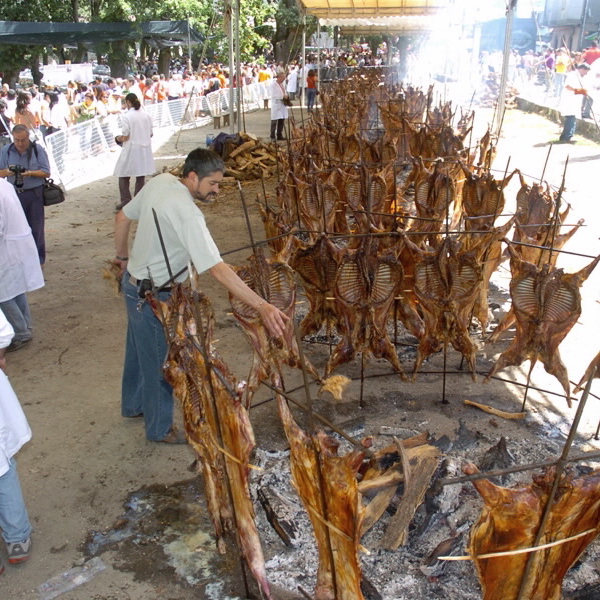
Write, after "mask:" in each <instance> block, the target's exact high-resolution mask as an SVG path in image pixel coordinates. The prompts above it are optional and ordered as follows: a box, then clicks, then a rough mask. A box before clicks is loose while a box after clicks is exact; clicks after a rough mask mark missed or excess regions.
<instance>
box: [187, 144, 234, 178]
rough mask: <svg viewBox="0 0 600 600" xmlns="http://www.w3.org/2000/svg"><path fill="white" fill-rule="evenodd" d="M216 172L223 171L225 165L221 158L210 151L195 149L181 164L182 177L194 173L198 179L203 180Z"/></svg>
mask: <svg viewBox="0 0 600 600" xmlns="http://www.w3.org/2000/svg"><path fill="white" fill-rule="evenodd" d="M216 171H220V172H221V173H223V172H224V171H225V163H224V162H223V161H222V159H221V157H220V156H219V155H218V154H216V153H215V152H213V151H212V150H208V149H206V148H196V149H195V150H192V151H191V152H190V153H189V154H188V155H187V157H186V159H185V162H184V163H183V173H182V177H184V178H185V177H187V176H188V175H189V174H190V173H196V175H197V176H198V179H204V178H205V177H208V176H209V175H211V174H212V173H215V172H216Z"/></svg>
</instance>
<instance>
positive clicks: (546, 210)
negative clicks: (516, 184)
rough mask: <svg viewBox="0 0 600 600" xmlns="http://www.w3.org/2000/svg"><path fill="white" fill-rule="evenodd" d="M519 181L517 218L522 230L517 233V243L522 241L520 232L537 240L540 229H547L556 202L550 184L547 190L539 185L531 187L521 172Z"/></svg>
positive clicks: (515, 237)
mask: <svg viewBox="0 0 600 600" xmlns="http://www.w3.org/2000/svg"><path fill="white" fill-rule="evenodd" d="M519 179H520V180H521V188H520V189H519V191H518V192H517V210H516V212H515V217H516V223H517V225H519V226H520V228H521V229H520V230H519V231H515V236H514V237H513V240H514V241H516V242H518V241H520V238H519V235H518V234H519V233H520V232H524V233H526V234H527V235H528V236H529V237H530V238H536V237H537V235H538V232H539V231H540V228H543V229H546V227H547V225H548V224H549V223H550V221H551V219H552V214H553V212H554V202H553V199H552V197H551V196H550V189H549V187H548V184H546V188H545V189H544V186H542V185H541V184H538V183H534V184H532V185H529V184H528V183H527V182H526V181H525V178H524V177H523V175H522V174H521V173H520V172H519Z"/></svg>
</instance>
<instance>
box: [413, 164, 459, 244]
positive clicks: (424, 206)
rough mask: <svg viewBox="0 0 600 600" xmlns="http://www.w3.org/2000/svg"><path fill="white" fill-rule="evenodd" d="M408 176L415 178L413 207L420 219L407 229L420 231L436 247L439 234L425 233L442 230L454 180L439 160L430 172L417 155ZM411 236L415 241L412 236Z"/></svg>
mask: <svg viewBox="0 0 600 600" xmlns="http://www.w3.org/2000/svg"><path fill="white" fill-rule="evenodd" d="M412 176H413V177H414V180H415V182H414V189H415V208H416V210H417V216H418V217H419V218H420V219H419V220H415V222H414V225H413V226H412V227H411V230H414V231H420V232H423V237H422V239H423V241H424V240H425V238H427V240H428V241H429V243H430V244H432V245H434V246H437V245H438V243H439V239H438V238H439V236H437V235H427V234H428V233H431V234H436V233H439V232H440V231H441V230H442V227H443V225H444V221H445V219H446V217H447V216H448V215H449V210H450V205H451V204H452V203H455V200H456V185H455V182H454V180H453V178H452V177H451V176H450V175H449V174H448V172H447V170H446V169H444V167H443V161H442V160H441V159H439V160H437V161H435V163H434V167H433V171H430V170H428V169H427V168H426V167H425V165H424V164H423V160H422V159H421V158H419V161H418V162H416V164H415V169H414V171H413V174H412ZM455 208H456V203H455ZM411 239H412V240H413V241H414V242H415V243H416V242H417V239H415V237H414V236H413V237H411Z"/></svg>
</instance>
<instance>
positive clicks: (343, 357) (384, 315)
mask: <svg viewBox="0 0 600 600" xmlns="http://www.w3.org/2000/svg"><path fill="white" fill-rule="evenodd" d="M379 248H380V244H379V240H378V239H377V238H375V237H370V236H369V237H366V238H362V241H361V245H360V247H359V248H357V249H356V250H345V251H344V252H343V254H342V255H341V258H340V261H339V267H338V272H337V276H336V278H335V284H334V296H335V298H336V300H337V302H338V304H337V305H336V310H338V321H339V322H341V323H343V326H342V327H341V331H340V333H341V335H342V340H341V341H340V343H339V344H338V345H337V346H336V347H335V349H334V351H333V353H332V355H331V356H330V358H329V361H328V363H327V369H326V374H327V376H329V375H330V374H331V373H332V371H333V370H334V369H335V368H336V367H337V366H338V365H340V364H342V363H344V362H348V361H350V360H352V358H353V357H354V355H355V354H356V353H357V352H363V353H364V352H368V353H371V354H373V355H374V356H376V357H377V358H385V359H387V360H388V361H389V362H390V363H391V364H392V366H393V367H394V369H396V371H398V373H400V376H401V377H402V378H403V379H404V378H405V375H404V371H403V370H402V367H401V365H400V361H399V360H398V356H397V354H396V350H395V348H394V346H393V345H392V343H391V341H390V339H389V336H388V333H387V330H386V323H387V320H388V317H389V312H390V308H391V306H392V303H393V301H394V298H395V296H396V294H397V292H398V291H399V289H400V285H401V283H402V265H401V264H400V263H399V262H398V260H397V257H396V254H395V252H394V251H393V250H391V249H386V248H383V250H379Z"/></svg>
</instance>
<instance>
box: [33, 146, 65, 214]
mask: <svg viewBox="0 0 600 600" xmlns="http://www.w3.org/2000/svg"><path fill="white" fill-rule="evenodd" d="M32 145H33V152H34V153H35V158H36V159H37V157H38V152H37V144H36V143H35V142H33V144H32ZM42 195H43V197H44V206H52V205H53V204H60V203H61V202H64V201H65V192H64V190H63V189H62V188H61V187H60V185H58V184H56V183H54V180H52V179H50V178H46V179H44V186H43V190H42Z"/></svg>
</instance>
